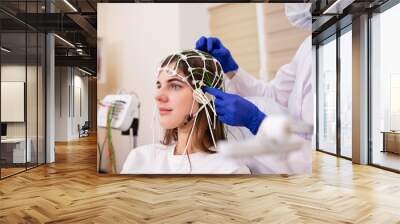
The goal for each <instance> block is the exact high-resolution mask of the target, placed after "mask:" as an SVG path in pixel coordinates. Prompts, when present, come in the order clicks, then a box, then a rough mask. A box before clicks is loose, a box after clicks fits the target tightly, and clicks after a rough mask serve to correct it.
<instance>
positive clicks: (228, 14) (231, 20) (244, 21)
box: [209, 3, 260, 78]
mask: <svg viewBox="0 0 400 224" xmlns="http://www.w3.org/2000/svg"><path fill="white" fill-rule="evenodd" d="M209 14H210V32H211V35H212V36H216V37H218V38H219V39H221V40H222V42H223V44H224V46H225V47H227V48H228V49H229V50H230V51H231V54H232V55H233V57H234V58H235V60H236V62H237V63H238V64H239V66H240V67H241V68H243V69H245V70H246V71H248V72H249V73H250V74H252V75H254V76H255V77H257V78H258V77H259V71H260V57H259V53H260V52H259V51H260V49H259V39H258V29H257V13H256V4H240V3H228V4H218V5H215V6H209Z"/></svg>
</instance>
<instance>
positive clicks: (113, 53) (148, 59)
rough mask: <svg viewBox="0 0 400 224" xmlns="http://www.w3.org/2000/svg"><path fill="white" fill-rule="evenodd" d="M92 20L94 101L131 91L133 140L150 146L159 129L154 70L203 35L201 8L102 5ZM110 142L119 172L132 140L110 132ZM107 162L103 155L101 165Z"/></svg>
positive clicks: (204, 20) (205, 28) (204, 14)
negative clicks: (135, 102) (97, 71)
mask: <svg viewBox="0 0 400 224" xmlns="http://www.w3.org/2000/svg"><path fill="white" fill-rule="evenodd" d="M97 18H98V29H97V35H98V37H99V38H100V39H101V46H100V47H101V50H102V55H103V57H102V58H101V61H102V62H103V65H104V66H103V65H102V68H104V70H103V71H102V74H101V76H102V77H101V79H100V80H99V81H98V85H97V88H98V90H97V97H98V101H99V100H101V99H102V98H104V96H106V95H108V94H115V93H118V92H119V91H125V92H128V93H129V92H132V91H134V92H136V93H137V95H138V96H139V98H140V103H141V107H140V113H141V117H140V121H139V133H138V141H137V142H138V145H144V144H151V143H153V130H160V127H159V125H158V123H157V122H153V110H154V90H155V71H156V68H157V66H158V64H159V63H160V61H161V60H162V59H163V58H164V57H165V56H167V55H169V54H171V53H173V52H176V51H177V50H180V49H187V48H193V47H194V45H195V41H196V40H197V38H199V37H200V36H201V35H208V34H209V28H208V19H209V18H208V10H207V6H206V5H205V4H204V5H203V4H187V3H185V4H151V3H150V4H147V3H146V4H107V3H102V4H98V17H97ZM143 18H146V19H143ZM144 21H145V25H143V23H144ZM153 124H154V126H152V125H153ZM97 137H98V141H102V140H103V139H104V137H105V133H104V128H98V133H97ZM113 144H114V148H116V149H117V153H116V162H117V171H119V170H120V169H121V168H122V165H123V162H124V161H125V158H126V156H127V155H128V153H129V151H130V150H131V149H132V147H133V146H132V140H131V139H130V137H129V136H122V135H121V132H120V131H115V130H114V131H113ZM107 160H108V158H107V156H106V154H103V161H102V166H103V167H107Z"/></svg>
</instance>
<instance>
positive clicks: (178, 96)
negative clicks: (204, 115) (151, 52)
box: [155, 71, 198, 129]
mask: <svg viewBox="0 0 400 224" xmlns="http://www.w3.org/2000/svg"><path fill="white" fill-rule="evenodd" d="M179 75H181V76H182V77H184V75H183V73H181V72H179ZM156 88H157V90H156V95H155V100H156V104H157V108H158V112H159V114H160V125H161V127H163V128H165V129H174V128H177V127H179V126H181V125H182V124H183V123H184V122H185V121H186V117H187V116H188V115H189V114H190V110H191V107H192V103H193V95H192V94H193V91H192V89H191V88H190V86H188V84H187V83H186V82H185V81H183V80H182V78H181V77H179V76H176V75H175V76H168V74H167V72H166V71H161V72H160V74H159V75H158V79H157V82H156ZM197 109H198V105H197V103H195V105H194V108H193V113H195V112H196V111H197Z"/></svg>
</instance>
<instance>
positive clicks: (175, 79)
mask: <svg viewBox="0 0 400 224" xmlns="http://www.w3.org/2000/svg"><path fill="white" fill-rule="evenodd" d="M173 81H178V82H181V83H185V82H184V81H182V80H181V79H178V78H172V79H168V81H167V83H170V82H173Z"/></svg>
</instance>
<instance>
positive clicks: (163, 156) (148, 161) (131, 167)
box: [121, 144, 250, 174]
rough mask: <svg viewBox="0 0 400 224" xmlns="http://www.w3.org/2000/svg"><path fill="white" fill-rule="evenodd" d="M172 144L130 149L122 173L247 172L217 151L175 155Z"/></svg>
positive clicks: (238, 163)
mask: <svg viewBox="0 0 400 224" xmlns="http://www.w3.org/2000/svg"><path fill="white" fill-rule="evenodd" d="M174 148H175V144H173V145H169V146H166V145H161V144H151V145H144V146H140V147H137V148H135V149H132V150H131V151H130V153H129V155H128V157H127V159H126V160H125V163H124V165H123V167H122V170H121V174H250V170H249V168H248V167H247V166H246V165H244V164H241V163H240V162H239V161H237V160H233V159H230V158H227V157H224V156H221V155H220V154H218V153H213V154H210V153H206V152H196V153H192V154H189V159H190V163H189V159H188V156H187V155H174ZM190 167H191V169H190Z"/></svg>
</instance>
